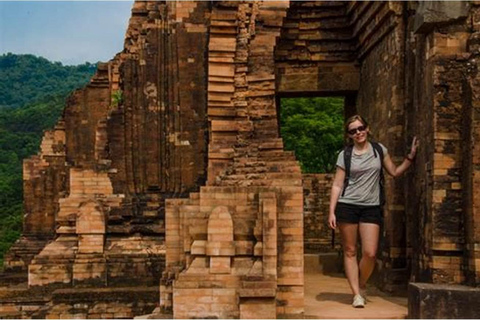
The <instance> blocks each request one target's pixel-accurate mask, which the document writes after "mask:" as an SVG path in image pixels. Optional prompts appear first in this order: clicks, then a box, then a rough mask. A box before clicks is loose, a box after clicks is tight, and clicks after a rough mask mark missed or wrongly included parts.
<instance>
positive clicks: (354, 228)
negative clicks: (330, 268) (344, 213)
mask: <svg viewBox="0 0 480 320" xmlns="http://www.w3.org/2000/svg"><path fill="white" fill-rule="evenodd" d="M338 226H339V228H340V233H341V234H342V246H343V263H344V265H345V274H346V275H347V279H348V283H349V284H350V288H351V289H352V292H353V294H354V295H357V294H359V292H360V288H359V286H358V261H357V233H358V224H355V223H339V224H338Z"/></svg>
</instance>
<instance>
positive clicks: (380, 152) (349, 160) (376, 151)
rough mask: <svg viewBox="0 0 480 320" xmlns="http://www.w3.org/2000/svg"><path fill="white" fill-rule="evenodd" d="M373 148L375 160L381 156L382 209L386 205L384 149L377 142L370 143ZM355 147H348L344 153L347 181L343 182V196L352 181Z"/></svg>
mask: <svg viewBox="0 0 480 320" xmlns="http://www.w3.org/2000/svg"><path fill="white" fill-rule="evenodd" d="M370 143H371V144H372V147H373V154H374V156H375V158H376V157H377V154H378V155H380V165H381V169H380V207H383V205H384V204H385V176H384V175H383V156H384V155H383V149H382V147H381V146H380V144H378V143H377V142H373V141H372V142H370ZM352 152H353V145H349V146H346V147H345V149H344V152H343V160H344V163H345V180H344V181H343V192H342V196H344V195H345V190H347V187H348V180H349V179H350V166H351V164H352Z"/></svg>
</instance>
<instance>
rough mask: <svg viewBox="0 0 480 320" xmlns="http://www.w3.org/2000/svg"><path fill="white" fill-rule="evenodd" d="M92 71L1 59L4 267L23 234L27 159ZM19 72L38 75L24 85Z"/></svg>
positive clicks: (0, 241) (0, 249)
mask: <svg viewBox="0 0 480 320" xmlns="http://www.w3.org/2000/svg"><path fill="white" fill-rule="evenodd" d="M5 67H6V68H7V69H8V70H4V68H5ZM94 68H95V67H94V65H91V64H85V65H82V66H77V67H63V66H61V64H59V63H51V62H49V61H48V60H46V59H43V58H36V57H34V56H31V55H21V56H17V55H13V54H7V55H3V56H0V74H2V75H3V76H2V78H0V79H1V80H0V101H1V102H0V104H2V103H4V104H5V105H6V106H4V107H3V108H0V265H1V264H3V263H2V260H1V258H2V257H3V255H4V253H5V252H6V251H7V250H8V248H9V247H10V246H11V244H12V243H13V242H15V240H16V239H18V237H19V236H20V233H21V228H22V213H23V207H22V201H23V190H22V188H23V181H22V162H23V159H25V158H28V157H30V156H31V155H33V154H35V153H37V152H38V150H39V147H40V142H41V139H42V134H43V131H44V130H46V129H50V128H53V126H54V125H55V123H56V122H57V120H58V119H59V117H60V115H61V113H62V110H63V106H64V105H65V99H66V96H67V95H68V92H67V91H70V90H71V89H73V88H74V87H75V86H76V87H81V86H83V85H85V83H86V82H87V81H88V79H89V77H91V76H92V75H93V72H94ZM62 70H63V71H62ZM21 74H23V75H26V74H34V75H36V76H34V77H31V78H28V77H26V76H24V80H25V82H24V83H20V84H19V82H18V79H17V76H20V75H21ZM87 74H88V77H86V75H87ZM5 76H7V78H5ZM61 76H65V83H61V82H62V81H63V80H61V79H60V77H61ZM38 78H41V79H47V80H46V81H43V83H44V84H45V83H49V85H51V86H52V87H51V88H50V89H48V90H46V89H45V88H46V87H45V86H44V85H43V84H42V83H41V82H39V81H37V80H38ZM52 79H53V80H52ZM67 83H68V84H67ZM69 87H72V88H71V89H68V88H69ZM5 88H6V89H5ZM14 88H19V89H14ZM24 89H25V90H26V94H25V96H24V92H23V90H24ZM5 90H6V91H5ZM5 97H10V100H8V101H7V100H5V99H6V98H5ZM2 99H3V100H2ZM31 99H36V100H35V101H32V100H31ZM25 101H27V103H24V102H25Z"/></svg>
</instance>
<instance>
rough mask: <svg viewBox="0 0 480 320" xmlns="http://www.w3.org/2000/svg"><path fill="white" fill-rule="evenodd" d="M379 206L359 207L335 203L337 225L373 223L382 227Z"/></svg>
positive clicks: (381, 215) (381, 214)
mask: <svg viewBox="0 0 480 320" xmlns="http://www.w3.org/2000/svg"><path fill="white" fill-rule="evenodd" d="M382 210H383V209H382V207H381V206H360V205H356V204H347V203H341V202H337V207H336V208H335V216H336V218H337V222H338V223H342V222H343V223H356V224H358V223H360V222H363V223H375V224H378V225H382V223H383V213H382Z"/></svg>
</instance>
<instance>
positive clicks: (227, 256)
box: [206, 206, 235, 274]
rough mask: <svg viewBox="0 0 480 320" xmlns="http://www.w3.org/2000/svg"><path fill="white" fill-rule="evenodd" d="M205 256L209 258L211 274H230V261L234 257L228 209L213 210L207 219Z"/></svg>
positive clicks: (231, 225) (231, 224)
mask: <svg viewBox="0 0 480 320" xmlns="http://www.w3.org/2000/svg"><path fill="white" fill-rule="evenodd" d="M207 232H208V241H207V244H206V255H207V256H209V257H210V273H211V274H221V273H223V274H228V273H230V272H231V260H232V257H233V256H235V243H234V241H233V221H232V216H231V215H230V212H228V208H227V207H225V206H220V207H217V208H215V209H214V210H213V211H212V213H211V214H210V217H209V218H208V227H207Z"/></svg>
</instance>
